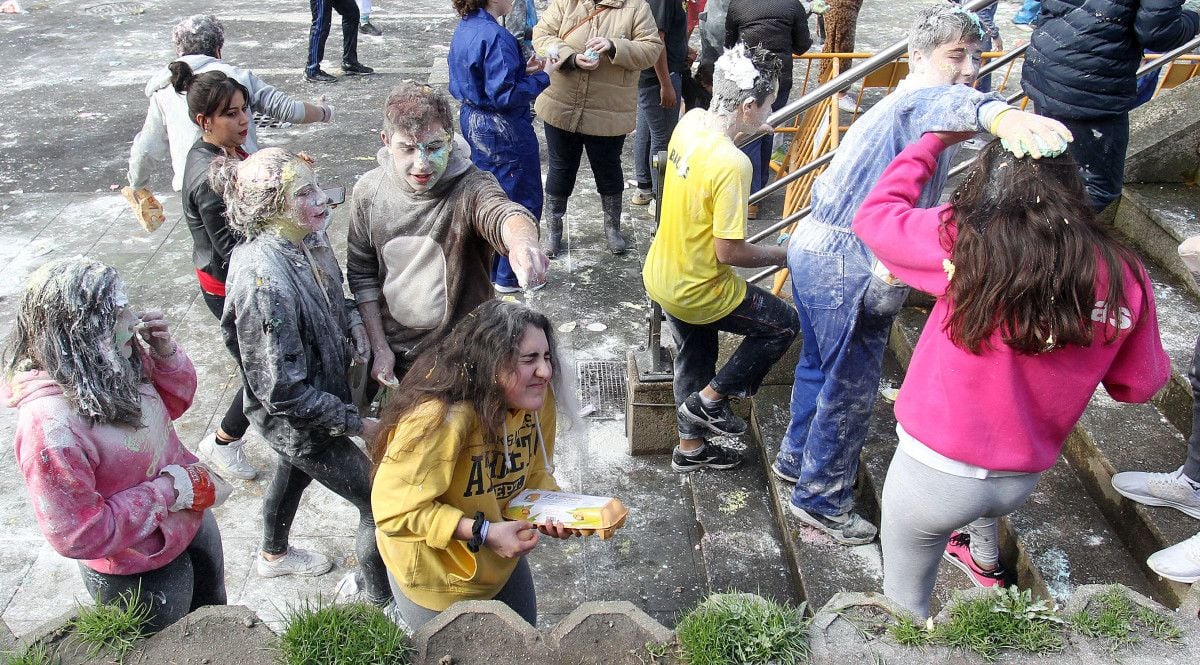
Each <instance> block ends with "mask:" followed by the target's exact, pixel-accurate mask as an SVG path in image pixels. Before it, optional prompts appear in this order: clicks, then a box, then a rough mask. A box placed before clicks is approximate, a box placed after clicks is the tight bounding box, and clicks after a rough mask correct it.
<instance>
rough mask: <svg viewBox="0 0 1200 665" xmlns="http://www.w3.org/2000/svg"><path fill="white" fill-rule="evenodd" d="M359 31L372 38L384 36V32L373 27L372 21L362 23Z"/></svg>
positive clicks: (359, 25)
mask: <svg viewBox="0 0 1200 665" xmlns="http://www.w3.org/2000/svg"><path fill="white" fill-rule="evenodd" d="M358 31H359V32H361V33H363V34H364V35H371V36H372V37H381V36H383V31H382V30H380V29H379V28H376V27H375V26H374V25H372V24H371V22H370V21H363V22H362V23H359V24H358Z"/></svg>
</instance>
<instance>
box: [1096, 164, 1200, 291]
mask: <svg viewBox="0 0 1200 665" xmlns="http://www.w3.org/2000/svg"><path fill="white" fill-rule="evenodd" d="M1198 215H1200V189H1197V188H1196V187H1189V186H1187V185H1183V184H1144V185H1137V184H1129V185H1126V186H1125V188H1124V190H1123V192H1122V195H1121V202H1120V204H1119V205H1118V206H1117V212H1116V218H1115V221H1114V226H1115V227H1116V229H1117V230H1118V231H1119V232H1120V233H1121V234H1123V235H1124V236H1125V237H1126V238H1128V239H1129V240H1130V241H1131V242H1132V244H1133V245H1134V246H1136V247H1137V248H1138V249H1139V250H1141V251H1142V252H1143V254H1144V255H1145V256H1147V257H1149V258H1150V260H1151V261H1153V262H1154V263H1157V264H1158V265H1160V266H1163V267H1164V268H1166V269H1167V270H1168V271H1169V272H1170V273H1171V274H1172V275H1174V276H1175V277H1176V279H1178V280H1179V281H1180V282H1182V283H1183V284H1186V285H1187V289H1188V290H1189V291H1191V293H1192V294H1193V295H1200V287H1198V286H1197V284H1196V282H1195V280H1193V279H1192V278H1191V276H1190V275H1189V273H1188V271H1187V269H1186V268H1184V267H1183V261H1182V260H1180V258H1179V254H1178V253H1177V252H1176V248H1178V247H1179V243H1181V242H1183V240H1184V239H1185V238H1188V237H1189V236H1194V235H1196V234H1200V217H1198Z"/></svg>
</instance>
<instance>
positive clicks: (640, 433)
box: [625, 350, 679, 455]
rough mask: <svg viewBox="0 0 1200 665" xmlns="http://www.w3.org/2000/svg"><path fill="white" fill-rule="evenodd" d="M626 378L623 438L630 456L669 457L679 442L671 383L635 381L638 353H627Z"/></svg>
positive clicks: (637, 378)
mask: <svg viewBox="0 0 1200 665" xmlns="http://www.w3.org/2000/svg"><path fill="white" fill-rule="evenodd" d="M627 357H628V360H629V362H628V363H626V366H627V367H628V370H627V371H628V374H627V375H626V379H625V381H626V392H625V394H626V402H625V436H626V437H628V439H629V454H630V455H653V454H661V453H669V452H671V449H672V448H674V447H675V444H676V443H678V442H679V434H678V433H677V430H676V428H675V395H674V393H672V392H671V391H672V384H671V382H670V381H645V382H643V381H642V380H641V379H640V378H639V377H638V359H637V353H635V352H634V351H632V350H630V351H629V353H628V356H627Z"/></svg>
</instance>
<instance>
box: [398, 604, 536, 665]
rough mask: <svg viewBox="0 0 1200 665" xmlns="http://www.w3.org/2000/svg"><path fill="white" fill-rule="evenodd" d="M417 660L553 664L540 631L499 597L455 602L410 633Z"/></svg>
mask: <svg viewBox="0 0 1200 665" xmlns="http://www.w3.org/2000/svg"><path fill="white" fill-rule="evenodd" d="M412 639H413V646H415V647H416V649H417V657H416V663H418V664H420V663H427V664H428V665H434V664H435V663H438V662H441V661H442V659H443V658H444V657H447V656H448V657H449V658H450V659H451V660H452V662H453V663H454V664H455V665H528V664H529V663H552V662H555V660H554V658H553V655H554V654H553V650H552V649H551V648H550V647H549V646H548V645H547V644H546V642H545V641H544V640H543V639H542V635H541V633H539V632H538V631H537V629H535V628H534V627H533V626H531V625H529V624H527V623H525V620H524V619H522V618H521V617H520V615H518V614H517V613H516V612H514V611H513V610H512V608H510V607H509V606H507V605H505V604H504V603H502V602H500V601H498V600H471V601H463V602H459V603H455V604H453V605H451V606H450V607H449V608H448V609H447V610H446V611H445V612H442V613H441V614H439V615H438V616H437V617H436V618H434V619H433V620H432V621H430V622H429V623H427V624H425V625H424V626H421V627H420V628H419V629H417V631H416V632H415V633H413V638H412Z"/></svg>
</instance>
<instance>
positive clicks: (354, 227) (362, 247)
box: [346, 135, 537, 359]
mask: <svg viewBox="0 0 1200 665" xmlns="http://www.w3.org/2000/svg"><path fill="white" fill-rule="evenodd" d="M470 157H471V148H470V146H468V145H467V143H466V141H464V140H463V139H462V137H460V136H458V135H455V137H454V147H453V149H452V150H451V153H450V161H449V164H447V166H446V172H445V174H443V175H442V177H441V178H440V179H439V180H438V181H437V183H435V184H434V186H433V188H432V189H430V190H429V191H428V192H423V193H421V194H417V193H414V192H413V190H412V187H411V186H410V185H409V184H408V181H407V180H406V179H405V178H404V177H402V176H401V175H399V174H398V173H397V172H396V169H395V167H394V166H393V163H392V157H391V154H390V153H388V151H387V148H380V150H379V154H378V155H377V159H378V161H379V166H378V168H375V169H372V170H370V171H368V172H367V173H366V175H364V176H363V177H362V178H361V179H360V180H359V181H358V184H356V185H355V186H354V193H353V195H352V196H351V200H350V206H351V207H350V234H349V242H348V248H347V256H346V282H347V283H348V284H349V286H350V291H351V293H353V294H354V298H355V300H357V301H358V302H360V303H362V302H375V301H379V309H380V311H381V313H382V315H383V330H384V333H385V334H386V335H387V339H388V344H389V345H390V346H391V347H392V351H393V352H395V353H396V357H397V358H398V359H403V358H404V357H405V356H406V355H408V356H409V357H410V358H411V356H412V355H413V354H414V353H415V349H416V348H417V346H418V345H421V344H423V343H425V342H426V341H428V342H430V343H433V342H436V340H438V339H440V338H441V337H442V336H443V335H444V334H445V333H446V332H447V331H448V330H449V329H450V327H452V326H453V325H454V324H455V323H457V322H458V321H459V320H460V319H462V318H463V317H464V316H466V315H467V314H468V313H470V312H471V310H473V309H475V308H476V307H477V306H478V305H479V304H480V303H482V302H483V301H485V300H487V299H489V298H491V297H492V284H491V281H490V279H489V271H490V269H491V262H492V253H493V250H494V251H496V252H499V253H500V254H502V255H505V256H507V255H508V248H507V247H505V246H504V241H503V240H501V238H500V230H501V227H502V226H503V224H504V220H505V219H507V218H508V217H510V216H512V215H522V216H525V217H527V218H529V221H530V222H531V223H533V224H534V225H536V224H537V221H536V220H535V219H534V218H533V215H531V214H530V213H529V211H528V210H526V209H525V208H524V207H522V206H520V205H518V204H516V203H513V202H512V201H510V200H509V198H508V196H506V195H505V194H504V190H503V189H501V188H500V183H498V182H497V181H496V178H495V176H493V175H492V174H490V173H487V172H486V171H481V170H479V169H478V168H476V167H475V165H474V164H472V163H471V159H470Z"/></svg>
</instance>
